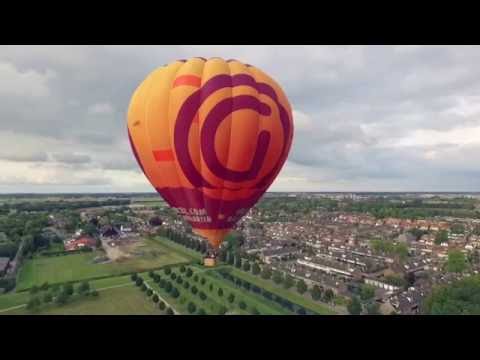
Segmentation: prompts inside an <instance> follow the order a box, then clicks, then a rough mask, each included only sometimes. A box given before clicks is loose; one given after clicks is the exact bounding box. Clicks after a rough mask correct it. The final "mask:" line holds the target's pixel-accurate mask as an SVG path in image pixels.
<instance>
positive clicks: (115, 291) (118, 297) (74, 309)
mask: <svg viewBox="0 0 480 360" xmlns="http://www.w3.org/2000/svg"><path fill="white" fill-rule="evenodd" d="M32 314H33V315H35V314H38V315H161V314H162V312H161V311H160V310H159V309H158V308H156V307H155V305H154V303H153V302H152V301H151V300H149V299H148V298H147V296H146V295H145V294H144V293H143V292H141V291H140V290H139V289H137V288H136V287H135V286H133V283H131V282H130V283H129V284H128V285H126V286H121V287H116V288H111V289H106V290H101V291H99V296H98V298H92V297H88V298H82V299H78V298H77V299H73V300H72V301H71V302H70V303H67V304H65V305H63V306H56V305H50V306H49V307H47V308H44V309H41V310H39V311H37V312H35V313H31V312H29V311H28V310H27V309H26V308H21V309H16V310H12V311H8V312H4V313H3V315H32Z"/></svg>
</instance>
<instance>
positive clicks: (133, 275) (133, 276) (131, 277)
mask: <svg viewBox="0 0 480 360" xmlns="http://www.w3.org/2000/svg"><path fill="white" fill-rule="evenodd" d="M130 279H132V281H136V280H137V279H138V275H137V273H133V274H132V275H131V276H130Z"/></svg>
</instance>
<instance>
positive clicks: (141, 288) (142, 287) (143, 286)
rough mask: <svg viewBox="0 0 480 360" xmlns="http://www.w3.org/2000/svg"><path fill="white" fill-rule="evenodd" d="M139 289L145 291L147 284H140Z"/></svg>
mask: <svg viewBox="0 0 480 360" xmlns="http://www.w3.org/2000/svg"><path fill="white" fill-rule="evenodd" d="M140 290H142V291H143V292H145V291H147V285H145V284H142V286H140Z"/></svg>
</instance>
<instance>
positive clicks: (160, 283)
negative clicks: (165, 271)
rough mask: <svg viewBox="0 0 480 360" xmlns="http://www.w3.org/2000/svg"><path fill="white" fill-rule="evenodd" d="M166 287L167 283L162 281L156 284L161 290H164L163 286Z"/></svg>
mask: <svg viewBox="0 0 480 360" xmlns="http://www.w3.org/2000/svg"><path fill="white" fill-rule="evenodd" d="M166 285H167V281H166V280H164V279H160V281H159V282H158V286H160V287H161V288H162V289H165V286H166Z"/></svg>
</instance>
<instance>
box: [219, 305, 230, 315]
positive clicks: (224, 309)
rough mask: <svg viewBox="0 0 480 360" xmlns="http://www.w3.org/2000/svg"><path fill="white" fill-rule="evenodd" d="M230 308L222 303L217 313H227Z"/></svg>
mask: <svg viewBox="0 0 480 360" xmlns="http://www.w3.org/2000/svg"><path fill="white" fill-rule="evenodd" d="M227 311H228V309H227V307H226V306H224V305H220V307H219V308H218V312H217V314H218V315H225V314H226V313H227Z"/></svg>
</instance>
